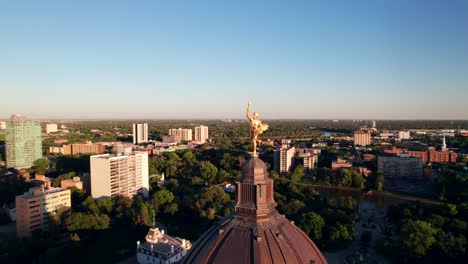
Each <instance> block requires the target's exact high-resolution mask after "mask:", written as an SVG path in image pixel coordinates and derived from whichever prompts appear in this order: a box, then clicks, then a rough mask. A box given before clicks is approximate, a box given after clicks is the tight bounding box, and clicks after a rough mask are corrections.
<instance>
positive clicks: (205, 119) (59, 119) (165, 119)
mask: <svg viewBox="0 0 468 264" xmlns="http://www.w3.org/2000/svg"><path fill="white" fill-rule="evenodd" d="M26 117H27V118H28V119H31V120H48V121H51V122H52V121H135V122H136V121H225V120H232V121H242V122H248V120H247V119H246V118H242V117H240V118H229V117H226V118H184V117H181V118H140V117H136V118H47V117H39V118H31V117H29V116H26ZM9 119H10V117H0V120H2V121H8V120H9ZM261 119H262V120H264V121H268V120H272V121H335V120H337V121H362V122H365V121H376V122H379V121H461V122H468V119H365V118H351V119H348V118H342V119H338V118H261Z"/></svg>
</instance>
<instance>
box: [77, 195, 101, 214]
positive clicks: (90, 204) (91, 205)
mask: <svg viewBox="0 0 468 264" xmlns="http://www.w3.org/2000/svg"><path fill="white" fill-rule="evenodd" d="M81 205H82V206H83V207H84V209H85V210H86V211H87V212H91V213H93V214H99V208H98V207H97V205H96V201H95V200H94V198H93V197H91V196H88V198H86V200H84V201H83V203H81Z"/></svg>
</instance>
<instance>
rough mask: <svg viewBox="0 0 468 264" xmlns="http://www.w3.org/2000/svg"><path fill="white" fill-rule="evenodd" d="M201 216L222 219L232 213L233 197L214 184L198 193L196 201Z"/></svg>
mask: <svg viewBox="0 0 468 264" xmlns="http://www.w3.org/2000/svg"><path fill="white" fill-rule="evenodd" d="M195 207H196V208H197V209H198V211H199V213H200V216H202V217H206V218H208V219H210V220H213V219H221V218H222V217H224V216H227V215H229V214H230V213H231V207H232V204H231V199H230V197H229V195H228V194H227V193H225V192H224V191H223V189H221V188H220V187H218V186H216V185H212V186H210V187H208V188H206V189H205V190H204V191H203V192H202V193H201V194H200V195H198V197H197V200H196V202H195Z"/></svg>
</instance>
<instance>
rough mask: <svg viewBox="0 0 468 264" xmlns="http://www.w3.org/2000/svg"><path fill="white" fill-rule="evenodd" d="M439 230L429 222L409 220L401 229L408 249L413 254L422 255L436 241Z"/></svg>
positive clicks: (402, 238)
mask: <svg viewBox="0 0 468 264" xmlns="http://www.w3.org/2000/svg"><path fill="white" fill-rule="evenodd" d="M436 233H437V231H436V230H435V229H434V228H433V227H432V225H431V224H430V223H428V222H425V221H421V220H409V221H408V222H406V223H404V224H403V226H402V229H401V240H402V242H403V246H404V247H405V249H406V250H408V252H409V253H410V254H412V255H413V256H417V257H422V256H425V255H426V254H427V251H428V250H429V249H430V248H431V247H432V245H433V244H434V243H435V242H436V239H435V234H436Z"/></svg>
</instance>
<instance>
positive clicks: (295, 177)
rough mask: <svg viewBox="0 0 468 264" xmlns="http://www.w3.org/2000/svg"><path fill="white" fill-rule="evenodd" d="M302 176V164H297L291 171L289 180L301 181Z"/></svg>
mask: <svg viewBox="0 0 468 264" xmlns="http://www.w3.org/2000/svg"><path fill="white" fill-rule="evenodd" d="M303 176H304V166H302V165H298V166H296V168H295V169H294V171H293V172H292V173H291V181H292V182H293V183H298V182H300V181H301V179H302V177H303Z"/></svg>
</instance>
